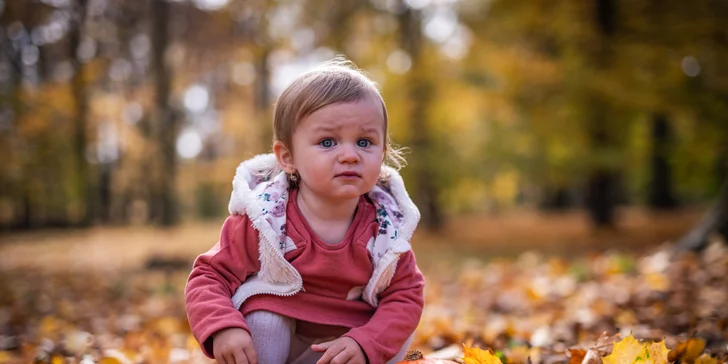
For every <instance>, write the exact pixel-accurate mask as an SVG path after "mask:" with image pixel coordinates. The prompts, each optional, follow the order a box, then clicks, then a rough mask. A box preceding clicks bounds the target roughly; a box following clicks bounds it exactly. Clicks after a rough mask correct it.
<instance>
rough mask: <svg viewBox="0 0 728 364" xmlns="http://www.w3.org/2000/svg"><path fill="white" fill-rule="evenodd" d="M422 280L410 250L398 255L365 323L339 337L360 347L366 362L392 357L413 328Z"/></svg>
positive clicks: (418, 312)
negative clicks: (394, 268) (392, 269)
mask: <svg viewBox="0 0 728 364" xmlns="http://www.w3.org/2000/svg"><path fill="white" fill-rule="evenodd" d="M424 286H425V279H424V277H423V276H422V273H421V272H420V270H419V268H417V264H416V262H415V256H414V253H413V252H412V251H411V250H410V251H409V252H407V253H405V254H402V255H401V256H400V258H399V261H398V263H397V271H396V272H395V274H394V277H393V278H392V282H391V283H390V285H389V287H387V289H385V290H384V291H383V292H382V293H381V294H380V295H379V306H378V307H377V310H376V311H375V313H374V315H373V316H372V318H371V320H369V322H368V323H367V324H366V325H364V326H361V327H357V328H353V329H351V330H350V331H349V332H348V333H346V334H344V335H343V336H348V337H350V338H352V339H354V340H355V341H356V342H357V343H358V344H359V346H361V348H362V350H363V351H364V354H366V356H367V358H368V359H369V362H370V363H386V362H387V361H388V360H390V359H391V358H393V357H394V356H395V355H396V354H397V353H398V352H399V351H400V350H401V349H402V345H404V343H405V342H406V341H407V339H408V338H409V336H410V335H411V334H412V333H413V332H414V331H415V329H416V328H417V324H418V323H419V321H420V316H422V307H423V306H424V301H425V299H424V294H423V291H424Z"/></svg>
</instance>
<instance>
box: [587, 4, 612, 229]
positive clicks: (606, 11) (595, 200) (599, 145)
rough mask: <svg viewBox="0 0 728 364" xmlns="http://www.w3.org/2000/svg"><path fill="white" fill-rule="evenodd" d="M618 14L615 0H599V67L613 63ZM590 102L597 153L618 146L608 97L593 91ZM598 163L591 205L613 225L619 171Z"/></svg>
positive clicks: (595, 218)
mask: <svg viewBox="0 0 728 364" xmlns="http://www.w3.org/2000/svg"><path fill="white" fill-rule="evenodd" d="M616 14H617V12H616V4H615V0H596V3H595V23H596V27H597V34H598V39H597V44H595V45H594V51H593V52H592V55H591V56H592V59H593V61H594V65H595V66H594V67H595V68H596V69H597V70H605V69H607V68H608V67H609V65H610V62H611V52H610V49H609V41H610V40H609V37H610V36H612V35H613V34H614V32H615V31H616ZM587 87H588V86H587ZM591 92H592V93H594V91H591ZM588 102H589V103H590V105H589V106H590V107H589V109H590V113H591V114H590V115H591V116H590V127H589V135H590V139H591V144H592V149H593V150H594V152H595V153H597V154H602V153H604V152H605V151H610V150H611V149H613V148H615V143H616V141H615V139H614V137H613V136H612V135H611V133H610V130H609V124H608V120H605V110H606V109H607V108H606V107H605V105H604V100H602V99H601V98H600V97H598V95H591V96H590V97H589V99H588ZM595 163H596V165H595V166H594V167H593V170H592V172H591V173H590V175H589V177H588V180H587V181H588V186H587V207H588V209H589V213H590V216H591V219H592V222H593V224H594V225H595V226H596V227H613V226H614V208H615V204H616V203H615V202H616V201H615V197H616V182H617V174H616V172H615V171H614V167H613V166H610V165H609V164H608V163H607V162H605V161H603V160H601V159H597V160H596V162H595Z"/></svg>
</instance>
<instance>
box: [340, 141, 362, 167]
mask: <svg viewBox="0 0 728 364" xmlns="http://www.w3.org/2000/svg"><path fill="white" fill-rule="evenodd" d="M358 162H359V153H357V150H356V146H354V145H350V144H348V143H347V144H344V145H342V146H341V148H339V163H349V164H352V163H358Z"/></svg>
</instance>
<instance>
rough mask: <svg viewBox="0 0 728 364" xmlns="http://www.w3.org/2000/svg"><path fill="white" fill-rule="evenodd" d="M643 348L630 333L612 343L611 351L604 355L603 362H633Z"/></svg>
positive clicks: (639, 355) (609, 363)
mask: <svg viewBox="0 0 728 364" xmlns="http://www.w3.org/2000/svg"><path fill="white" fill-rule="evenodd" d="M644 351H645V350H644V348H643V347H642V345H640V343H639V342H638V341H637V339H635V338H634V337H633V336H632V334H629V336H627V337H626V338H624V339H622V340H620V341H619V342H617V343H615V344H614V349H612V353H611V354H609V355H607V356H605V357H604V359H602V361H603V362H604V364H623V363H634V362H635V361H637V359H638V358H640V357H641V355H642V354H643V353H644Z"/></svg>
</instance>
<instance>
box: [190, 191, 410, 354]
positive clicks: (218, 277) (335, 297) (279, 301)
mask: <svg viewBox="0 0 728 364" xmlns="http://www.w3.org/2000/svg"><path fill="white" fill-rule="evenodd" d="M295 201H296V191H295V190H294V191H292V193H291V198H290V199H289V201H288V204H287V206H286V226H287V234H288V236H289V237H290V238H291V239H292V240H293V242H294V244H295V245H296V249H295V250H292V251H290V252H288V253H286V254H285V258H286V260H288V261H289V262H290V263H291V264H292V265H293V266H294V267H295V268H296V269H297V270H298V272H299V273H301V276H302V277H303V284H304V289H303V291H301V292H299V293H297V294H295V295H293V296H290V297H279V296H274V295H263V294H260V295H255V296H252V297H250V298H249V299H248V300H246V301H245V302H244V303H243V305H242V307H241V309H240V311H242V314H241V312H240V311H238V310H236V309H235V308H234V307H233V304H232V302H231V300H230V297H231V296H232V294H233V293H234V292H235V290H236V289H237V288H238V287H239V286H240V284H241V283H242V282H243V281H245V279H246V278H247V277H248V276H250V275H251V274H254V273H255V272H257V271H258V270H259V269H260V261H259V259H258V256H259V254H258V232H257V231H256V230H255V228H253V226H252V225H251V222H250V220H249V219H248V217H247V216H245V215H232V216H230V217H229V218H228V219H227V220H226V221H225V224H224V225H223V227H222V231H221V234H220V241H219V242H218V243H217V244H216V245H215V246H214V247H213V248H212V249H210V251H208V252H207V253H205V254H202V255H200V256H199V257H198V258H197V260H196V261H195V264H194V267H193V269H192V273H191V274H190V277H189V279H188V282H187V287H186V301H187V316H188V319H189V322H190V326H191V329H192V333H193V335H194V336H195V338H196V339H197V340H198V342H200V343H201V344H202V345H201V346H202V349H203V351H204V352H205V354H206V355H207V356H209V357H212V334H213V333H215V332H217V331H219V330H221V329H224V328H230V327H239V328H242V329H245V330H248V328H247V326H246V324H245V320H244V319H243V314H247V313H249V312H252V311H255V310H261V309H263V310H268V311H272V312H275V313H279V314H282V315H285V316H288V317H292V318H295V319H297V320H302V321H307V322H311V323H315V324H323V325H333V326H339V327H344V328H347V329H349V330H348V332H346V333H345V334H344V335H343V336H348V337H351V338H352V339H354V340H355V341H356V342H357V343H359V345H360V346H361V348H362V349H363V350H364V353H365V354H366V356H367V358H368V360H369V362H370V363H384V362H386V361H387V360H389V359H390V358H392V357H393V356H394V355H395V354H396V353H397V352H398V351H399V350H400V348H401V347H402V345H403V344H404V342H405V340H406V339H407V338H408V337H409V335H410V334H411V333H412V332H413V331H414V329H415V328H416V327H417V324H418V322H419V319H420V315H421V314H422V306H423V303H424V299H423V287H424V279H423V276H422V274H421V273H420V271H419V269H418V268H417V266H416V264H415V257H414V254H413V253H412V251H409V252H407V253H405V254H402V255H401V256H400V258H399V261H398V263H397V271H396V273H395V275H394V278H393V279H392V281H391V284H390V285H389V287H388V288H387V289H386V290H385V291H384V292H382V293H381V294H380V295H379V302H380V303H379V306H378V307H377V308H374V307H372V306H370V305H369V304H368V303H366V302H364V301H363V300H362V299H361V291H362V288H363V287H364V286H365V285H366V284H367V282H368V280H369V278H370V277H371V275H372V272H373V268H372V264H371V259H370V257H369V252H368V251H367V249H366V244H367V242H368V241H369V239H370V238H371V237H372V236H375V235H376V234H377V230H378V228H379V227H378V224H377V222H376V215H375V214H376V211H375V208H374V205H373V204H372V203H371V202H370V201H369V200H368V199H367V198H366V197H364V196H362V197H361V199H360V201H359V204H358V206H357V211H356V214H355V216H354V219H353V221H352V224H351V227H350V228H349V231H348V232H347V234H346V236H345V237H344V239H343V240H342V241H341V242H340V243H338V244H335V245H330V244H326V243H325V242H323V241H321V239H319V238H318V237H317V236H316V235H315V234H314V233H313V231H312V230H311V228H310V226H309V225H308V223H307V222H306V220H305V219H304V218H303V216H302V215H301V212H300V210H299V209H298V205H297V204H296V202H295Z"/></svg>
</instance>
